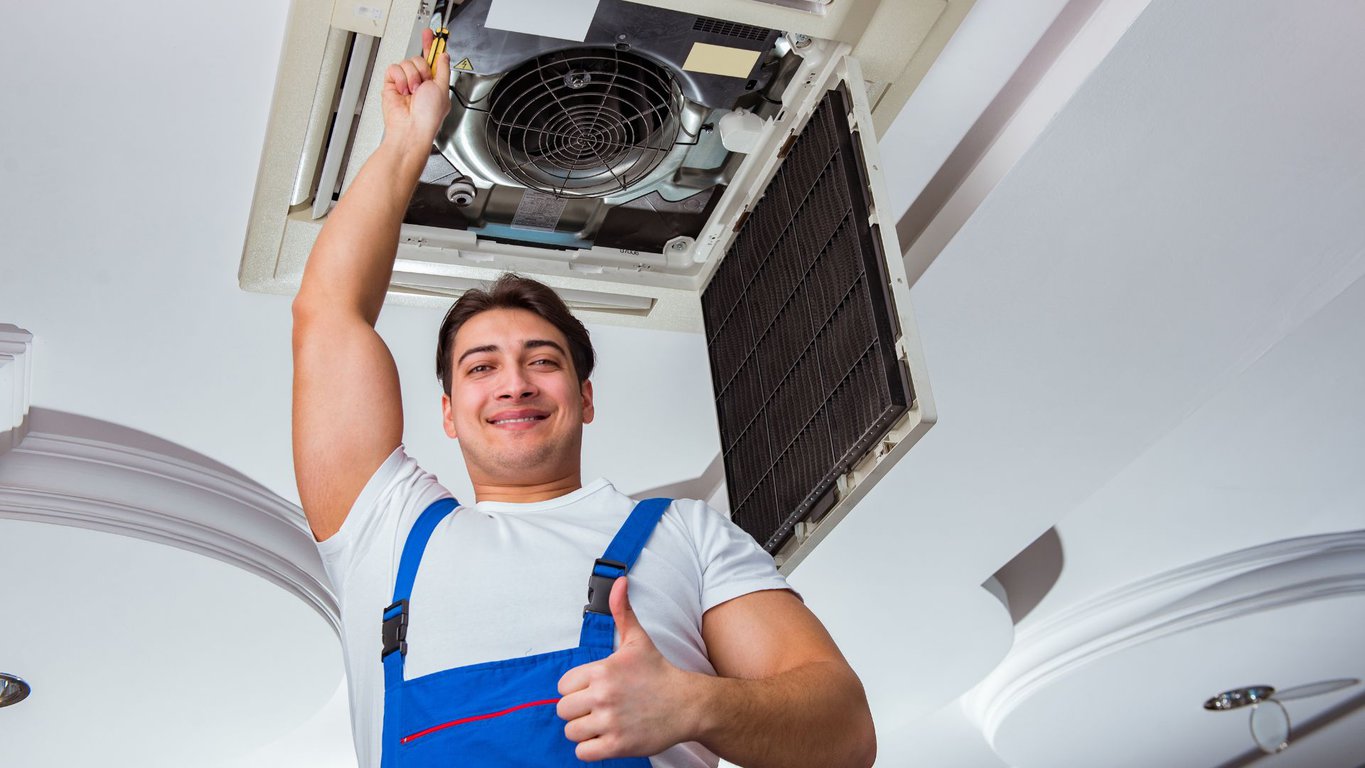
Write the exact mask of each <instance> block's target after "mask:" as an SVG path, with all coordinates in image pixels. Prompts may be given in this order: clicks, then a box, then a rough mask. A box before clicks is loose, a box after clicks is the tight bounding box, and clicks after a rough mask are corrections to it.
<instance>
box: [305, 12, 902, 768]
mask: <svg viewBox="0 0 1365 768" xmlns="http://www.w3.org/2000/svg"><path fill="white" fill-rule="evenodd" d="M425 45H428V46H429V45H430V36H429V35H428V36H427V40H426V41H425ZM448 78H449V60H448V59H446V58H445V57H444V56H442V57H441V58H440V59H439V62H438V65H437V67H436V76H435V77H434V78H433V76H432V73H431V72H430V71H429V70H428V69H427V68H426V66H425V64H424V62H423V60H422V59H421V58H414V59H411V60H408V61H404V62H401V63H399V64H395V65H393V66H391V67H389V69H388V70H387V73H386V76H385V83H384V92H383V105H384V120H385V134H384V139H383V141H382V142H381V144H380V146H379V148H378V149H377V150H376V151H375V153H374V154H373V155H372V156H371V157H370V158H369V160H368V161H367V162H366V164H365V166H364V168H363V169H362V170H361V172H360V173H359V175H358V176H357V177H356V179H355V181H354V183H353V184H352V185H351V187H350V188H349V189H348V190H347V192H346V194H345V195H344V196H343V197H342V199H341V200H340V201H339V202H338V204H337V206H336V208H335V209H334V210H333V211H332V213H331V215H329V216H328V218H327V223H326V225H325V226H324V227H323V231H322V233H321V234H320V236H319V237H318V240H317V243H316V245H315V246H314V249H313V252H312V254H311V255H310V256H309V259H308V265H307V268H306V270H305V273H304V278H303V283H302V286H301V287H300V289H299V293H298V297H297V298H296V299H295V301H294V361H295V369H294V463H295V471H296V474H297V478H298V484H299V495H300V498H301V499H302V501H303V507H304V511H305V513H306V514H307V516H308V521H309V524H310V525H311V526H312V529H313V533H314V535H315V536H316V538H317V539H318V541H319V544H318V547H319V549H320V551H321V552H322V555H323V560H324V563H325V565H326V567H327V570H328V574H329V576H330V577H331V579H332V582H333V585H334V587H335V590H336V593H337V595H338V598H339V601H340V606H341V621H342V644H343V648H344V654H345V661H346V672H347V680H348V685H349V690H350V703H351V715H352V724H353V728H354V734H355V742H356V750H357V756H358V758H359V762H360V765H361V766H364V768H377V767H378V766H384V768H406V767H412V768H417V767H422V766H436V765H442V766H444V765H460V766H574V765H582V762H583V761H588V762H592V761H604V762H602V763H600V764H601V765H604V766H616V767H618V768H646V767H647V766H654V767H655V768H660V767H662V766H668V767H670V768H680V767H682V766H714V765H716V762H717V756H720V757H724V758H726V759H727V760H729V761H731V762H734V763H737V764H739V765H743V766H782V767H783V768H787V767H789V766H821V767H822V768H823V767H825V766H865V765H870V764H871V762H872V759H873V755H874V754H875V739H874V736H873V730H872V720H871V716H870V714H869V712H868V708H867V702H866V698H865V696H864V694H863V690H862V686H861V684H860V683H859V681H858V678H857V677H856V675H854V673H853V671H852V670H851V669H850V668H849V667H848V664H847V663H846V662H845V661H844V659H843V657H842V655H841V654H840V653H839V650H838V648H837V647H836V646H835V644H834V642H833V641H832V640H831V639H830V637H829V635H828V633H826V632H825V630H824V628H823V627H822V626H821V625H820V622H819V621H818V620H817V619H816V618H815V617H814V616H813V615H812V614H811V613H810V611H808V610H807V609H806V607H805V606H804V605H803V604H802V603H801V601H800V600H799V598H797V597H796V595H795V594H794V593H792V592H791V591H790V589H789V588H788V586H787V583H786V581H785V580H784V579H783V578H782V577H781V576H780V575H779V574H778V573H777V571H776V569H775V568H774V567H773V562H772V559H771V558H770V557H769V556H768V555H767V554H766V553H765V552H763V551H762V549H761V548H759V547H758V546H757V545H756V544H755V543H754V542H753V540H752V539H750V538H749V537H748V536H747V535H746V534H745V533H744V532H743V531H741V530H739V529H738V528H737V527H736V526H734V525H733V524H732V523H731V522H730V521H729V520H728V519H726V518H725V517H724V516H722V515H720V514H718V513H716V512H715V511H713V510H711V509H709V508H708V507H707V506H706V505H705V504H704V503H702V502H699V501H690V500H676V501H671V500H667V499H654V500H645V501H641V502H638V503H637V502H636V501H634V500H632V499H630V498H628V497H626V496H625V495H623V494H621V493H619V492H618V491H616V490H615V489H614V488H613V487H612V486H611V485H610V484H609V483H608V482H607V481H605V480H596V481H593V482H590V483H588V484H586V485H585V484H584V483H583V482H582V478H581V476H580V466H581V460H580V453H581V446H582V435H583V426H584V425H585V424H588V423H590V422H591V421H592V419H593V413H594V404H593V390H592V383H591V381H590V376H591V374H592V369H593V363H594V352H593V348H592V344H591V341H590V339H589V336H588V332H587V330H586V329H585V328H584V327H583V325H582V324H581V323H580V322H579V321H578V320H577V319H575V318H574V317H573V316H572V314H570V312H569V311H568V309H567V308H566V307H565V306H564V304H563V302H562V301H561V300H560V299H559V298H558V296H556V295H555V293H554V292H553V291H552V290H550V289H549V288H547V287H545V286H544V285H541V284H540V283H537V282H535V281H533V280H527V279H524V278H520V277H516V276H504V277H503V278H502V279H500V280H498V281H497V282H496V283H495V284H494V285H493V286H492V287H491V288H490V289H489V290H487V291H470V292H468V293H466V294H465V295H464V296H462V297H461V298H460V300H459V301H457V302H456V303H455V305H454V306H453V307H452V308H451V310H450V312H449V313H447V315H446V318H445V322H444V323H443V324H442V326H441V329H440V332H439V339H438V346H437V355H436V368H437V375H438V377H439V379H440V381H441V384H442V387H443V390H444V392H443V394H442V396H441V409H442V414H443V420H444V425H445V430H446V433H447V434H448V435H450V437H452V438H454V439H455V440H456V441H457V443H458V445H459V448H460V451H461V453H462V455H463V458H464V463H465V467H466V468H467V471H468V472H469V477H470V480H471V481H472V484H473V487H474V495H475V498H474V499H473V502H474V503H472V504H465V505H464V506H460V505H459V504H458V503H457V502H455V501H454V500H453V499H452V498H451V494H450V492H449V491H447V490H446V489H445V488H444V487H442V486H441V484H440V483H439V481H438V480H437V479H436V478H435V477H434V476H433V475H431V474H429V473H427V472H425V471H423V470H422V469H421V468H420V467H419V466H418V465H417V463H416V462H415V461H414V460H413V459H412V458H411V457H409V456H408V455H407V454H406V453H405V452H404V450H403V447H402V445H401V441H402V433H403V408H402V403H401V401H400V396H399V385H398V373H397V370H396V368H395V365H394V362H393V358H392V356H391V355H390V354H389V351H388V349H387V348H386V347H385V345H384V343H383V341H382V340H381V339H380V337H379V335H378V334H377V333H376V332H375V330H374V324H375V321H376V320H377V318H378V316H379V311H380V308H381V306H382V304H383V300H384V294H385V289H386V287H387V286H388V284H389V280H390V278H391V275H392V270H393V262H394V257H395V253H396V249H397V243H398V230H399V226H400V223H401V220H402V216H403V211H404V208H405V207H406V204H407V201H408V199H409V198H410V196H411V195H412V192H413V190H414V189H415V187H416V184H417V180H418V177H419V175H420V172H421V169H422V167H423V164H424V163H425V161H426V157H427V154H428V152H429V150H430V147H431V142H432V140H433V138H434V136H435V134H436V131H437V128H438V127H439V126H440V124H441V121H442V119H443V117H444V116H445V114H446V112H447V110H448V109H449V95H448V93H449V91H448ZM668 442H669V436H668V435H662V434H653V433H650V432H649V431H648V430H646V429H642V430H641V432H640V434H639V435H638V445H637V446H636V447H635V449H636V450H639V451H648V452H651V453H653V454H655V455H657V456H659V457H660V460H661V461H666V460H667V457H668ZM466 501H469V500H466ZM585 579H586V581H587V582H588V587H589V589H588V590H585V589H584V581H585ZM585 592H587V594H586V595H585ZM585 596H586V597H587V602H588V604H587V605H586V606H585V605H584V598H585Z"/></svg>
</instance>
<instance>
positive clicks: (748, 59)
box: [683, 43, 758, 77]
mask: <svg viewBox="0 0 1365 768" xmlns="http://www.w3.org/2000/svg"><path fill="white" fill-rule="evenodd" d="M757 62H758V51H750V50H746V49H744V48H731V47H729V46H727V45H711V44H710V43H693V44H692V50H691V51H690V52H689V53H688V54H687V61H685V62H683V69H685V70H687V71H688V72H705V73H707V74H712V75H724V76H726V77H748V76H749V72H750V71H752V70H753V68H754V64H756V63H757Z"/></svg>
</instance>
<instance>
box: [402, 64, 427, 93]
mask: <svg viewBox="0 0 1365 768" xmlns="http://www.w3.org/2000/svg"><path fill="white" fill-rule="evenodd" d="M399 66H401V67H402V68H403V74H404V75H405V76H406V78H407V85H408V93H417V89H418V88H421V87H422V81H423V80H425V79H426V78H427V74H426V68H427V63H426V62H425V61H422V60H421V59H419V58H416V57H414V58H411V59H407V60H405V61H403V63H402V64H400V65H399Z"/></svg>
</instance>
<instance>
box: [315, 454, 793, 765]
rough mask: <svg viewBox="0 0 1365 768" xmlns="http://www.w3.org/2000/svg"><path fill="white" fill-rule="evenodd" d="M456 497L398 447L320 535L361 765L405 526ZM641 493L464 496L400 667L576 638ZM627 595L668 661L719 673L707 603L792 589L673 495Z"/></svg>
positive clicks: (753, 550)
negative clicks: (335, 525)
mask: <svg viewBox="0 0 1365 768" xmlns="http://www.w3.org/2000/svg"><path fill="white" fill-rule="evenodd" d="M451 495H452V494H451V493H450V492H449V491H447V490H446V489H445V488H444V487H442V486H441V485H440V483H439V482H438V481H437V479H436V477H435V476H434V475H432V474H430V473H428V472H426V471H424V470H423V469H422V468H421V467H419V466H417V462H415V461H414V460H413V459H411V458H410V457H408V455H407V454H406V453H405V452H404V450H403V448H402V447H399V448H397V449H396V450H394V452H393V454H392V455H390V456H389V458H388V459H387V460H386V461H385V462H384V464H383V465H382V466H380V468H379V469H378V470H377V471H376V472H375V474H374V476H373V477H372V478H370V480H369V482H368V483H367V484H366V485H365V488H364V490H363V491H361V493H360V496H359V498H357V499H356V502H355V506H354V507H353V508H352V509H351V511H350V514H349V515H348V516H347V518H346V522H345V524H343V525H342V527H341V530H339V531H338V532H337V533H335V534H333V535H332V536H331V537H330V538H328V539H326V540H325V541H322V542H319V543H318V549H319V551H320V552H321V553H322V560H323V564H324V565H325V566H326V568H327V575H328V577H329V578H330V579H331V581H332V585H333V588H334V589H335V590H336V593H337V598H338V600H339V602H340V606H341V627H342V636H341V641H342V650H343V653H344V655H345V661H346V676H347V679H348V681H349V686H350V702H351V725H352V728H353V729H354V734H355V746H356V755H357V756H358V758H359V760H360V765H361V768H378V766H379V763H380V747H381V744H382V732H383V711H384V668H383V665H382V663H381V661H380V658H379V652H380V645H381V644H380V624H381V614H382V613H383V610H384V608H385V606H387V605H389V603H391V602H392V601H393V586H394V578H395V576H396V575H397V572H398V561H399V558H400V556H401V554H402V551H403V544H404V542H405V540H406V539H407V535H408V531H409V529H410V528H411V527H412V524H413V523H414V522H415V521H416V519H417V516H418V515H420V514H421V512H422V510H424V509H426V507H427V505H429V504H430V503H431V502H433V501H436V500H437V499H441V498H445V497H447V496H451ZM634 506H635V503H634V501H632V500H631V499H630V498H628V497H626V496H624V495H622V494H621V493H619V492H618V491H617V490H616V489H615V488H613V487H612V486H611V484H610V483H608V482H607V481H606V480H597V481H595V482H592V483H589V484H588V485H586V486H584V487H583V488H580V489H579V490H577V491H574V492H573V493H570V494H567V495H564V496H560V497H559V498H556V499H551V500H550V501H543V502H537V503H533V504H512V503H505V502H483V503H481V504H474V505H471V506H466V507H461V508H460V509H458V510H456V511H455V512H452V513H451V514H450V515H448V516H447V517H446V518H445V520H443V521H442V522H441V524H440V525H439V526H437V528H436V530H435V532H434V533H433V534H432V536H431V540H430V542H428V544H427V547H426V552H425V554H424V555H423V557H422V564H421V567H420V568H419V569H418V573H417V580H416V583H415V584H414V585H413V590H412V598H411V605H412V608H411V610H410V615H409V622H410V623H409V627H408V638H407V642H408V653H407V660H406V662H405V664H406V672H405V675H406V677H407V678H408V679H412V678H414V677H418V676H421V675H426V674H429V673H432V672H437V671H440V670H443V669H450V668H453V667H459V666H464V665H467V664H477V663H480V662H484V661H494V660H498V659H505V658H511V657H519V656H527V655H531V654H537V653H544V652H548V651H556V650H560V649H563V648H572V647H574V646H576V645H578V635H579V629H580V628H581V625H582V616H583V604H584V603H585V602H586V601H587V589H588V574H589V573H590V572H591V570H592V566H593V561H594V560H596V559H597V558H599V557H601V556H602V554H603V553H604V552H605V551H606V548H607V544H608V543H609V542H610V541H611V539H612V537H613V536H614V535H615V534H616V532H617V530H618V529H620V527H621V524H622V523H624V522H625V520H626V517H627V516H629V514H630V511H631V510H632V509H633V508H634ZM629 588H630V602H631V607H632V608H634V609H635V612H636V615H637V616H638V617H639V619H640V623H641V625H642V626H643V627H644V628H645V630H646V631H647V632H648V633H649V636H650V638H651V639H652V640H653V641H654V643H655V645H656V646H658V648H659V651H660V652H661V653H663V655H664V656H665V657H666V658H667V659H668V660H669V661H671V662H672V663H673V664H674V665H675V666H677V667H679V668H682V669H686V670H690V671H693V672H703V673H706V674H715V669H714V668H713V667H712V666H711V663H710V661H708V660H707V657H706V646H705V644H704V642H703V641H702V635H701V618H702V614H703V613H705V612H706V611H707V610H708V609H710V608H712V607H713V606H716V605H719V604H721V603H723V602H725V601H727V600H731V599H733V598H736V597H739V596H741V595H746V594H749V593H750V592H757V591H760V590H765V589H790V587H789V586H788V584H787V581H786V579H784V578H783V577H782V576H781V575H780V574H779V573H778V572H777V569H776V568H775V567H774V566H773V560H772V557H771V556H769V555H768V553H766V552H764V551H763V549H762V548H761V547H759V546H758V545H757V544H756V543H755V542H754V540H753V539H752V538H751V537H750V536H749V535H748V534H746V533H744V531H743V530H741V529H740V528H739V527H738V526H736V525H735V524H734V523H732V522H730V520H729V519H727V518H726V517H725V516H724V515H721V514H720V513H718V512H716V511H715V510H713V509H711V508H710V507H708V506H707V505H706V504H705V503H704V502H700V501H692V500H679V501H675V502H674V503H673V504H672V505H671V506H670V507H669V508H668V511H667V512H665V513H664V516H663V518H662V519H661V520H660V521H659V524H658V527H657V528H656V529H655V531H654V534H653V535H652V536H651V537H650V539H649V542H648V543H647V544H646V545H645V549H644V551H643V552H642V553H641V554H640V558H639V560H637V561H636V563H635V566H634V567H633V568H631V571H630V581H629ZM651 763H652V765H653V766H654V768H700V766H715V765H716V763H717V758H716V757H715V755H713V754H711V752H710V751H708V750H707V749H706V748H705V747H703V746H701V745H700V744H696V743H687V744H679V745H677V746H674V747H672V748H670V749H668V750H666V751H664V752H663V753H661V754H659V755H657V756H655V757H653V758H651Z"/></svg>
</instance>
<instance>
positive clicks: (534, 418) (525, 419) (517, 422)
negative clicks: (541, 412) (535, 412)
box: [493, 416, 540, 424]
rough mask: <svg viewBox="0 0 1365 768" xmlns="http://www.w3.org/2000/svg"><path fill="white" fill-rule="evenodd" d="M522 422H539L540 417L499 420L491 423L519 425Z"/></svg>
mask: <svg viewBox="0 0 1365 768" xmlns="http://www.w3.org/2000/svg"><path fill="white" fill-rule="evenodd" d="M523 421H540V417H539V416H527V417H526V418H524V419H499V420H498V421H495V422H493V423H494V424H519V423H521V422H523Z"/></svg>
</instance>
